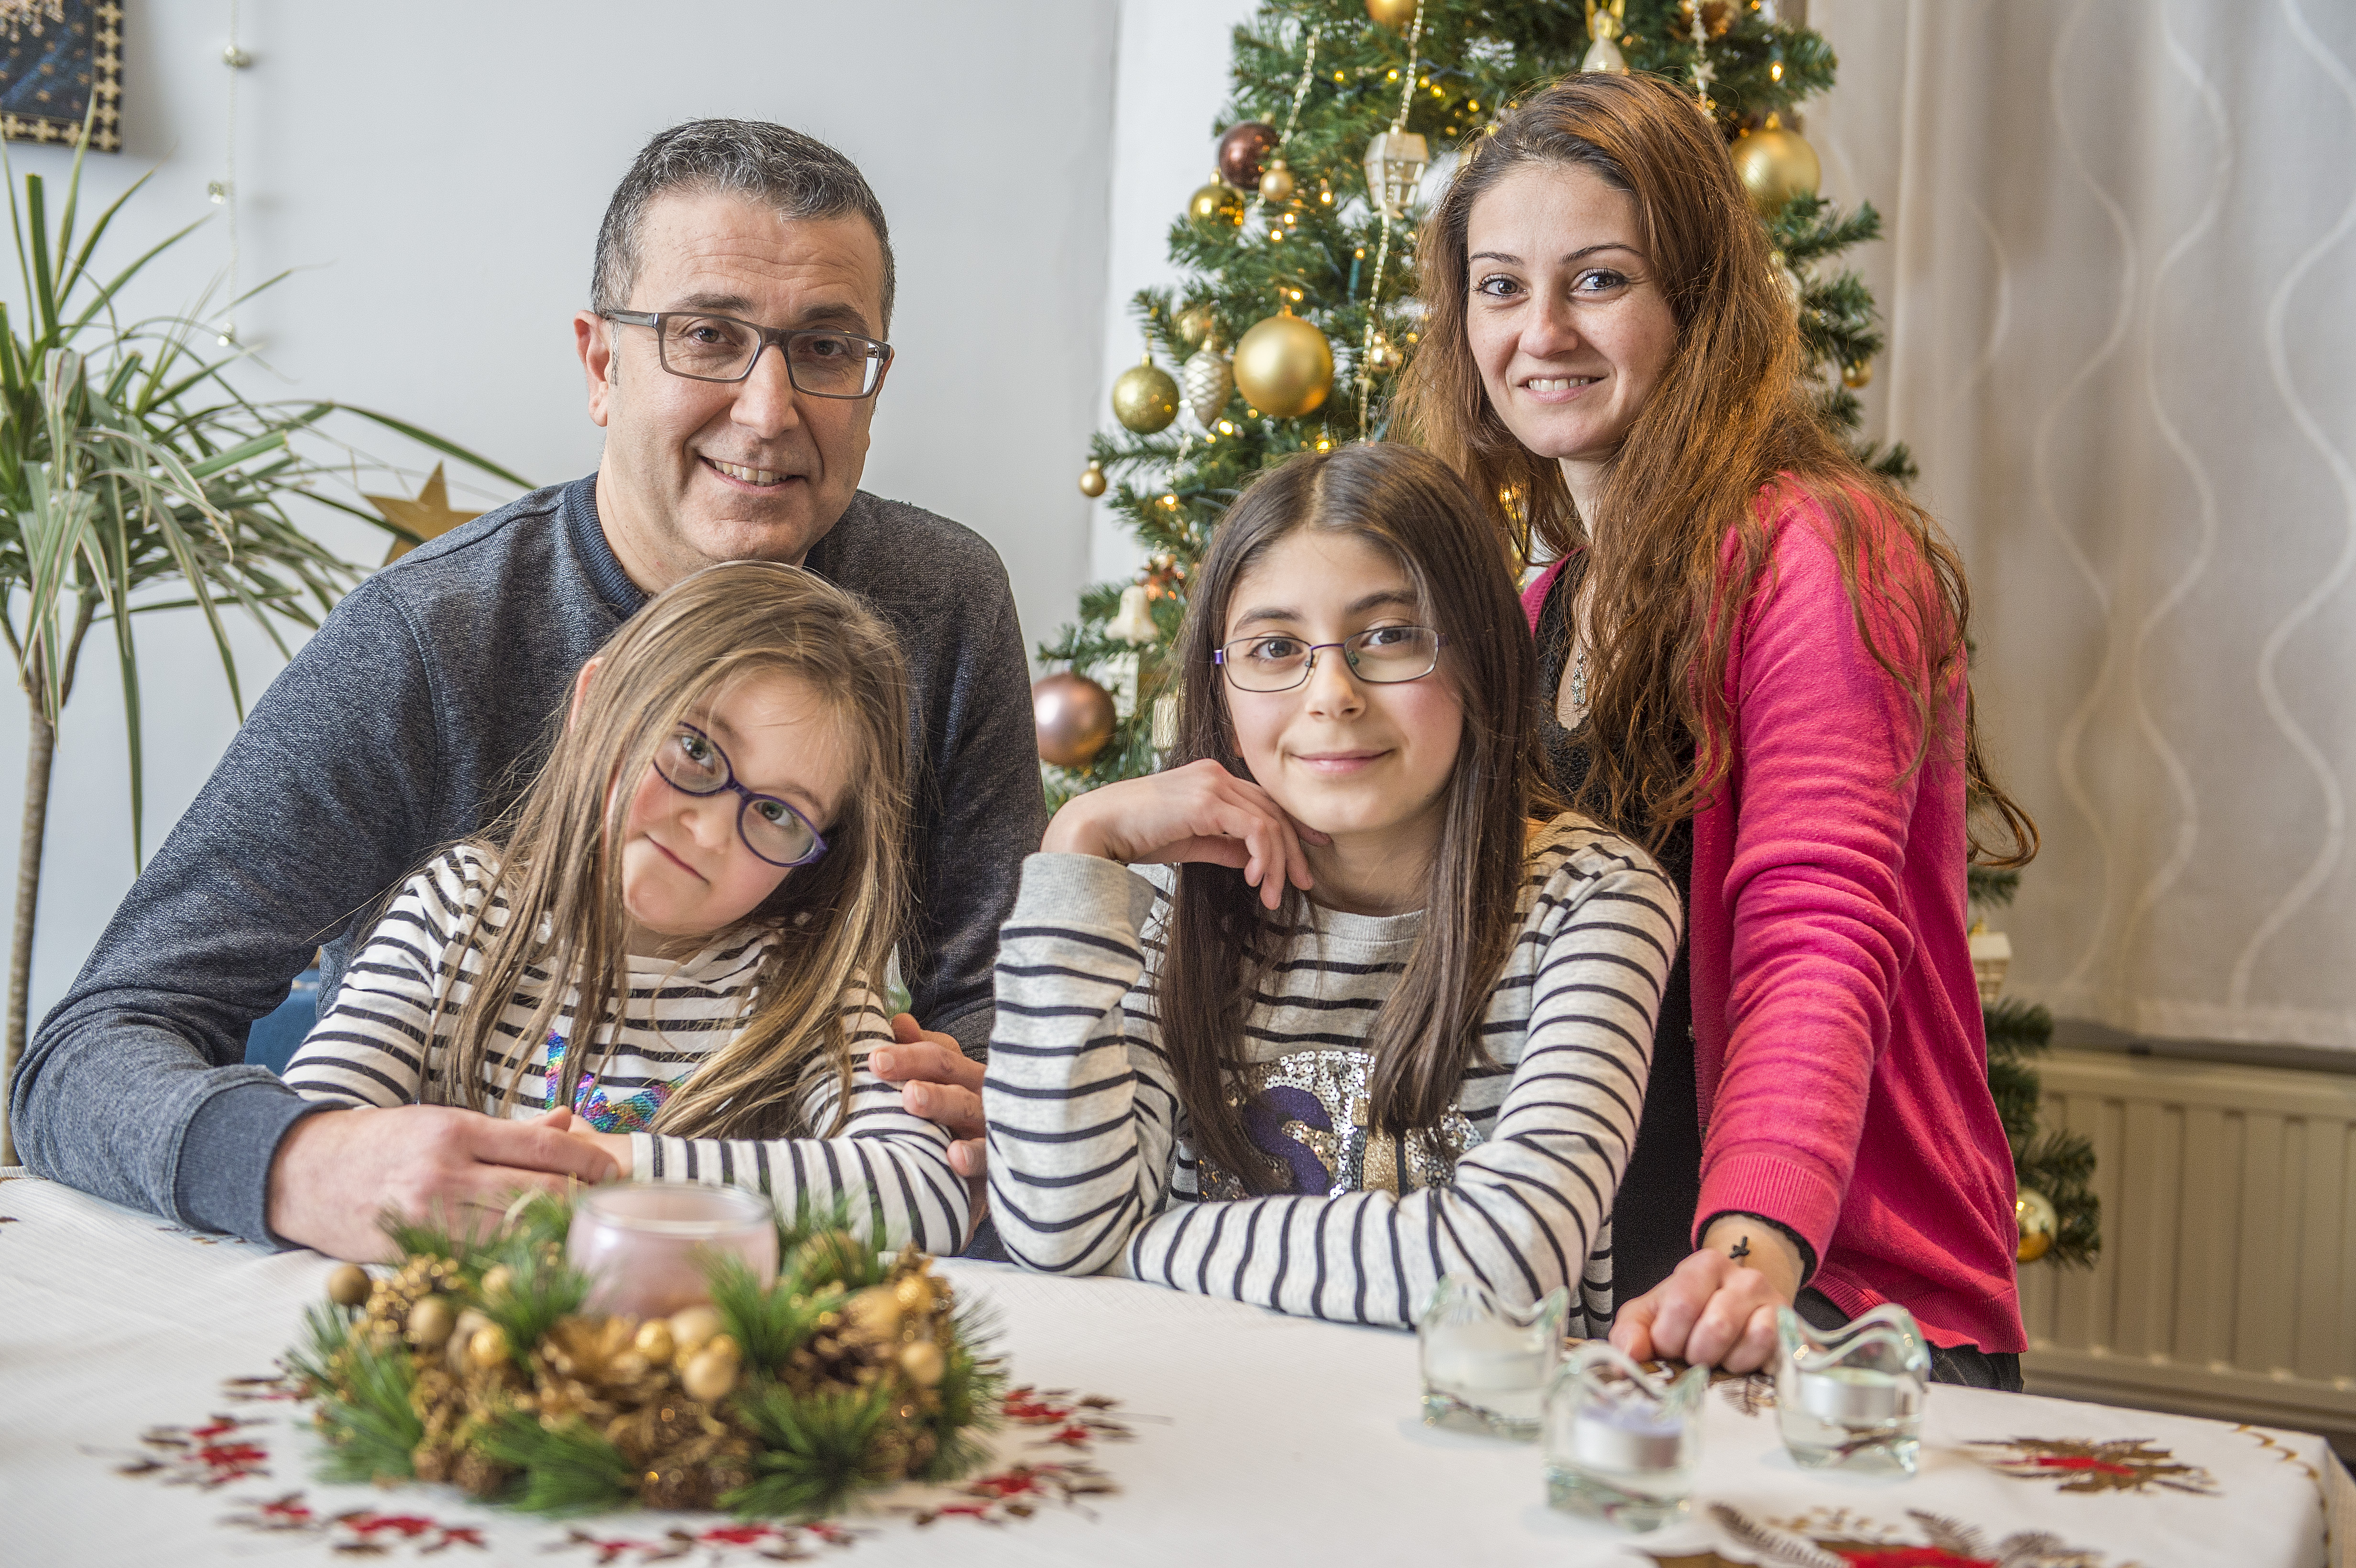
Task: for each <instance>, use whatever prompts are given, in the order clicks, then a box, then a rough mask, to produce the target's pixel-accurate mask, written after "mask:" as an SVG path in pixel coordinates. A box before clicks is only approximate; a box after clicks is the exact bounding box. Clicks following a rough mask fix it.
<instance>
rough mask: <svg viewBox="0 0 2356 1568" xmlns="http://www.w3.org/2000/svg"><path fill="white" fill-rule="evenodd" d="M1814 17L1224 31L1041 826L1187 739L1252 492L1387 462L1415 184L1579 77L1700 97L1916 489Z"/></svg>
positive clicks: (2030, 1077)
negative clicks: (1197, 164)
mask: <svg viewBox="0 0 2356 1568" xmlns="http://www.w3.org/2000/svg"><path fill="white" fill-rule="evenodd" d="M1805 11H1806V0H1584V4H1576V3H1571V0H1545V3H1533V0H1502V3H1495V4H1489V3H1483V0H1420V3H1419V0H1267V3H1266V4H1264V5H1261V6H1260V8H1259V10H1258V14H1257V15H1256V16H1254V17H1253V18H1252V19H1251V21H1249V22H1248V23H1247V24H1246V25H1244V26H1242V27H1237V29H1236V32H1235V39H1234V55H1233V60H1234V96H1233V99H1232V101H1231V104H1230V107H1229V110H1228V112H1226V115H1224V116H1223V117H1222V123H1220V124H1219V125H1218V126H1217V127H1215V130H1216V132H1217V135H1218V143H1217V153H1216V165H1217V166H1216V169H1215V173H1214V174H1213V175H1212V176H1211V178H1210V179H1209V180H1208V181H1207V182H1206V183H1205V185H1204V186H1203V187H1202V188H1200V189H1198V190H1196V191H1195V192H1194V194H1193V196H1192V197H1190V198H1189V199H1188V201H1187V203H1186V207H1185V210H1184V211H1183V214H1182V215H1181V216H1180V217H1179V218H1178V219H1177V220H1176V221H1175V222H1174V223H1173V225H1172V227H1171V229H1170V257H1171V259H1172V261H1173V262H1175V263H1176V264H1177V266H1178V268H1179V269H1180V270H1181V272H1183V274H1184V278H1183V282H1182V283H1180V284H1179V286H1177V287H1176V288H1174V289H1148V290H1144V291H1142V292H1141V293H1139V294H1138V295H1137V296H1136V299H1135V301H1134V313H1135V315H1136V319H1137V323H1138V326H1139V329H1140V333H1141V342H1140V345H1139V347H1140V350H1141V355H1140V362H1139V363H1138V364H1137V365H1136V366H1135V367H1133V368H1130V370H1129V371H1128V372H1127V373H1125V374H1124V375H1123V376H1122V377H1121V378H1120V379H1119V382H1117V383H1116V385H1115V388H1114V394H1113V409H1114V413H1115V416H1116V418H1117V421H1118V422H1119V427H1120V428H1119V430H1117V431H1114V432H1099V433H1098V435H1096V436H1095V437H1094V438H1093V440H1092V442H1091V443H1090V449H1089V461H1088V464H1087V469H1086V470H1085V472H1084V473H1083V474H1082V475H1081V476H1080V488H1081V489H1082V491H1083V492H1085V493H1086V494H1087V495H1089V496H1100V495H1105V494H1106V493H1107V492H1108V490H1109V493H1110V504H1111V505H1112V506H1113V507H1116V508H1117V509H1118V510H1119V512H1120V514H1121V515H1122V517H1123V518H1124V519H1125V520H1126V522H1127V524H1128V526H1129V528H1130V531H1131V533H1132V534H1133V535H1134V536H1135V538H1136V539H1137V540H1138V542H1139V543H1140V544H1141V545H1142V546H1143V547H1144V549H1145V552H1146V554H1147V557H1148V561H1147V565H1146V567H1145V569H1144V570H1143V571H1141V573H1140V574H1139V575H1138V577H1137V579H1136V580H1135V581H1117V582H1106V583H1099V584H1098V585H1097V586H1096V587H1094V588H1091V589H1089V590H1088V591H1087V592H1085V593H1084V594H1083V595H1082V596H1081V600H1080V615H1079V620H1078V621H1077V623H1076V624H1072V625H1067V626H1066V627H1065V628H1063V630H1062V631H1061V633H1060V634H1059V635H1057V636H1056V637H1055V639H1054V640H1053V641H1052V642H1049V643H1046V644H1044V645H1042V646H1041V648H1040V650H1039V653H1040V656H1041V658H1042V659H1043V660H1044V661H1047V662H1049V663H1052V664H1055V665H1060V666H1063V668H1062V669H1060V670H1058V671H1056V672H1055V673H1053V674H1050V675H1048V676H1046V677H1044V678H1043V679H1042V680H1041V681H1040V682H1039V684H1038V687H1037V688H1036V690H1035V694H1034V706H1035V708H1036V711H1037V718H1038V722H1039V741H1040V756H1041V760H1042V770H1041V771H1042V776H1043V782H1044V786H1045V789H1046V793H1047V796H1048V803H1049V805H1050V806H1051V807H1052V806H1055V805H1061V804H1062V803H1063V802H1064V801H1065V800H1066V799H1068V798H1069V797H1070V796H1071V795H1075V794H1076V793H1078V792H1080V791H1082V790H1087V789H1092V788H1095V787H1097V786H1098V785H1100V784H1108V783H1110V782H1112V781H1114V780H1117V779H1125V778H1133V777H1136V776H1138V775H1140V774H1141V773H1151V771H1153V769H1154V768H1155V767H1156V766H1158V765H1159V763H1160V761H1161V757H1162V753H1163V752H1166V751H1167V749H1168V748H1169V747H1170V745H1171V744H1172V743H1173V741H1174V740H1175V736H1176V722H1175V720H1176V715H1175V710H1174V707H1173V701H1174V699H1173V698H1172V697H1171V696H1170V695H1169V694H1170V693H1171V692H1173V691H1174V690H1175V689H1176V688H1177V686H1178V684H1179V683H1178V680H1177V678H1176V672H1175V671H1174V670H1173V669H1171V668H1169V667H1168V666H1167V662H1166V661H1167V659H1168V657H1169V655H1170V651H1171V647H1172V643H1173V636H1174V634H1175V633H1176V631H1177V629H1178V624H1179V622H1180V621H1181V619H1182V618H1183V615H1184V613H1185V603H1186V581H1187V577H1188V574H1189V573H1190V572H1191V571H1192V570H1193V568H1194V564H1195V562H1196V561H1197V560H1200V559H1201V556H1202V553H1203V550H1204V549H1205V546H1206V544H1207V543H1208V541H1209V539H1210V536H1211V532H1212V530H1213V529H1215V528H1217V526H1218V523H1219V519H1220V517H1221V516H1222V515H1223V514H1224V513H1225V511H1226V507H1227V505H1228V503H1229V502H1230V501H1232V500H1233V499H1234V498H1235V496H1236V495H1237V491H1238V490H1239V489H1240V488H1241V487H1242V486H1243V485H1244V484H1245V483H1246V482H1247V481H1248V480H1249V479H1250V478H1251V476H1252V475H1254V474H1255V473H1257V472H1258V470H1259V469H1260V468H1261V467H1263V466H1265V465H1267V464H1271V463H1276V462H1280V461H1281V460H1283V459H1284V458H1285V457H1287V456H1290V454H1292V453H1297V452H1301V451H1303V450H1309V449H1314V450H1318V451H1324V450H1327V449H1329V448H1331V447H1332V446H1333V445H1335V444H1337V443H1343V442H1349V441H1359V440H1376V439H1380V438H1381V437H1382V435H1383V434H1384V432H1385V430H1386V427H1387V418H1388V406H1389V395H1390V392H1391V390H1392V389H1393V388H1394V386H1395V385H1396V383H1397V380H1398V373H1399V371H1400V370H1401V369H1402V368H1404V367H1405V366H1406V364H1407V363H1408V361H1409V360H1410V359H1412V358H1413V357H1414V354H1415V349H1416V337H1417V333H1416V325H1417V321H1418V313H1417V312H1416V310H1415V309H1414V307H1413V302H1414V299H1415V293H1416V270H1415V255H1414V248H1415V239H1416V226H1417V223H1418V221H1419V219H1420V217H1421V213H1422V207H1421V204H1420V202H1419V199H1418V197H1417V187H1418V186H1419V182H1420V181H1421V179H1422V177H1423V176H1424V175H1425V174H1426V172H1427V171H1428V170H1430V169H1431V168H1432V167H1433V166H1434V165H1440V172H1441V173H1442V174H1444V173H1445V169H1446V165H1447V164H1448V162H1449V161H1450V160H1451V159H1452V157H1453V156H1454V155H1455V154H1456V152H1457V150H1458V149H1459V148H1460V147H1461V146H1462V144H1464V143H1465V142H1466V141H1467V139H1469V138H1471V137H1474V136H1478V135H1480V134H1482V133H1484V132H1485V130H1486V129H1487V127H1488V126H1489V125H1490V124H1491V123H1494V120H1495V119H1496V118H1497V116H1498V115H1499V114H1500V113H1502V112H1504V111H1505V110H1506V109H1508V108H1510V107H1511V106H1512V104H1513V103H1514V102H1515V100H1516V99H1517V98H1518V97H1520V96H1522V95H1525V94H1526V93H1527V92H1529V91H1532V90H1533V89H1535V88H1537V87H1538V86H1541V85H1543V84H1544V83H1546V82H1547V81H1549V80H1554V79H1555V78H1557V77H1558V76H1561V75H1563V74H1565V73H1567V72H1569V71H1573V70H1579V69H1611V70H1618V69H1624V70H1632V71H1641V72H1650V73H1654V74H1656V75H1659V76H1662V77H1665V78H1666V79H1668V80H1672V81H1675V82H1676V83H1677V84H1679V85H1680V86H1681V87H1683V88H1684V89H1685V90H1686V91H1689V92H1690V93H1691V94H1692V95H1693V98H1694V101H1695V104H1696V107H1697V111H1698V112H1703V113H1707V114H1708V115H1709V116H1710V117H1711V119H1712V120H1713V121H1714V122H1715V123H1717V125H1718V126H1719V130H1720V132H1721V133H1723V134H1724V135H1725V137H1726V138H1727V141H1728V144H1729V146H1730V151H1731V153H1732V155H1733V157H1734V160H1735V165H1736V168H1737V169H1738V171H1739V172H1740V174H1741V176H1742V178H1743V182H1744V184H1745V186H1746V187H1748V188H1749V189H1750V190H1751V195H1752V197H1753V198H1754V201H1755V202H1756V204H1757V206H1758V208H1759V211H1760V214H1761V218H1762V221H1764V222H1765V223H1766V225H1767V227H1768V229H1769V232H1770V234H1771V236H1772V242H1773V245H1774V248H1775V251H1776V254H1777V257H1778V261H1779V264H1780V265H1781V266H1782V267H1783V268H1784V269H1785V272H1786V282H1787V286H1788V288H1789V290H1790V292H1791V293H1792V296H1793V299H1794V305H1795V309H1796V310H1797V312H1798V315H1799V322H1800V329H1801V335H1802V338H1803V341H1804V347H1805V351H1806V354H1807V357H1808V362H1809V366H1810V374H1811V375H1813V376H1814V378H1815V380H1816V382H1817V384H1818V391H1817V396H1816V406H1817V411H1818V413H1819V415H1820V416H1821V417H1822V418H1823V419H1824V420H1825V421H1826V422H1827V423H1828V424H1829V425H1830V426H1831V427H1832V428H1833V429H1835V430H1836V431H1837V432H1840V433H1841V434H1842V435H1844V436H1845V437H1847V438H1848V439H1849V440H1850V441H1851V443H1852V445H1853V448H1854V449H1855V450H1856V451H1857V453H1858V457H1859V458H1860V459H1861V460H1862V461H1864V462H1865V463H1866V464H1868V465H1869V466H1871V467H1873V468H1875V469H1877V470H1878V471H1879V472H1881V473H1883V474H1886V475H1890V477H1891V478H1893V479H1895V480H1897V481H1898V482H1900V483H1901V484H1903V483H1905V482H1907V481H1909V480H1911V479H1912V476H1913V466H1912V462H1911V460H1910V459H1909V457H1908V455H1907V452H1906V449H1905V447H1904V446H1903V445H1892V446H1890V447H1889V448H1886V449H1882V448H1876V447H1871V446H1867V445H1864V444H1862V443H1858V427H1859V424H1860V422H1861V411H1860V409H1859V405H1858V399H1857V391H1858V389H1861V388H1862V387H1864V386H1865V385H1866V384H1867V382H1868V381H1869V379H1871V376H1872V365H1873V360H1874V357H1875V356H1876V355H1878V354H1879V352H1880V350H1881V346H1882V344H1881V336H1880V333H1879V325H1878V320H1879V318H1878V316H1877V314H1876V312H1875V308H1874V303H1873V297H1872V295H1871V293H1869V291H1868V290H1867V288H1866V286H1865V284H1864V283H1863V281H1862V280H1861V279H1859V278H1858V275H1857V274H1856V273H1855V272H1850V271H1847V270H1845V269H1843V268H1841V267H1840V266H1839V264H1838V261H1837V258H1838V257H1839V255H1840V254H1841V253H1842V252H1843V251H1847V250H1848V249H1849V248H1850V247H1852V246H1855V245H1858V244H1861V243H1863V242H1866V241H1868V240H1874V239H1877V238H1879V234H1880V219H1879V216H1878V215H1877V214H1876V213H1875V212H1874V210H1873V208H1871V207H1870V206H1869V205H1860V206H1859V207H1858V208H1857V209H1856V210H1854V211H1850V212H1844V211H1841V210H1840V209H1838V208H1837V207H1836V206H1835V205H1834V204H1833V203H1831V202H1828V201H1826V200H1825V199H1824V198H1822V197H1819V196H1818V195H1817V193H1816V187H1817V183H1818V165H1817V161H1816V156H1815V153H1814V151H1812V150H1811V149H1810V148H1809V147H1808V145H1807V143H1806V142H1805V141H1804V139H1803V137H1802V136H1801V134H1800V120H1799V116H1798V113H1797V106H1798V105H1799V104H1800V103H1801V102H1802V101H1804V100H1805V99H1807V98H1808V97H1810V96H1812V95H1814V94H1815V93H1818V92H1822V91H1825V90H1826V88H1829V87H1830V86H1831V85H1832V83H1833V75H1834V71H1835V69H1836V66H1837V61H1836V59H1835V58H1834V55H1833V51H1832V48H1830V46H1829V45H1828V44H1826V41H1825V39H1824V37H1822V36H1821V35H1819V34H1817V33H1815V32H1812V31H1810V30H1809V28H1808V27H1807V25H1806V15H1805ZM2010 875H2012V874H2011V873H1992V874H1990V876H1989V877H1988V878H1986V879H1984V878H1982V877H1981V876H1980V874H1978V873H1976V874H1975V881H1974V888H1973V891H1974V896H1975V901H1976V902H1987V901H2000V900H2001V899H2002V898H2003V897H2005V896H2008V890H2009V886H2010V883H2009V881H2008V880H2007V878H2008V877H2009V876H2010ZM2050 1032H2051V1022H2050V1020H2049V1019H2045V1017H2044V1015H2043V1013H2042V1010H2041V1009H2035V1008H2021V1007H2019V1005H2018V1004H2008V1003H2001V1002H1999V1003H1996V1004H1993V1005H1992V1007H1991V1009H1990V1012H1989V1036H1990V1067H1989V1076H1990V1082H1991V1085H1992V1087H1993V1088H1994V1089H1995V1092H1996V1095H1997V1105H1998V1108H1999V1110H2000V1112H2001V1113H2002V1115H2003V1117H2004V1122H2005V1126H2006V1130H2007V1132H2008V1134H2009V1135H2010V1136H2011V1138H2012V1142H2013V1147H2014V1152H2015V1164H2016V1168H2017V1169H2018V1171H2019V1174H2020V1177H2021V1181H2022V1185H2023V1186H2024V1188H2029V1189H2034V1190H2036V1191H2038V1192H2041V1193H2043V1194H2044V1195H2045V1196H2046V1197H2048V1198H2050V1199H2051V1200H2052V1203H2053V1205H2054V1207H2055V1208H2056V1209H2057V1210H2058V1211H2060V1212H2059V1218H2058V1221H2056V1223H2055V1224H2054V1226H2053V1227H2052V1241H2051V1253H2050V1254H2049V1255H2051V1256H2054V1257H2056V1258H2062V1259H2067V1260H2068V1261H2072V1262H2083V1261H2086V1260H2088V1259H2090V1258H2091V1256H2092V1253H2093V1248H2094V1228H2095V1211H2094V1202H2093V1197H2092V1194H2091V1193H2090V1192H2088V1191H2087V1190H2086V1187H2085V1179H2086V1178H2087V1176H2088V1175H2090V1174H2091V1171H2092V1168H2093V1157H2092V1151H2091V1149H2090V1148H2089V1147H2086V1145H2085V1143H2084V1140H2083V1138H2079V1139H2076V1140H2074V1141H2073V1140H2072V1139H2070V1138H2068V1137H2067V1136H2061V1135H2046V1136H2042V1137H2040V1136H2038V1135H2037V1132H2036V1125H2035V1124H2036V1113H2037V1080H2036V1074H2035V1073H2034V1072H2033V1071H2031V1070H2030V1069H2029V1067H2028V1066H2027V1065H2026V1064H2025V1062H2024V1061H2023V1058H2024V1057H2025V1056H2027V1055H2028V1054H2029V1053H2030V1052H2031V1051H2035V1050H2038V1049H2041V1047H2042V1045H2043V1042H2044V1039H2045V1037H2046V1035H2048V1034H2050ZM1999 1039H2000V1040H2001V1043H1999ZM2033 1207H2034V1206H2033V1205H2032V1208H2033Z"/></svg>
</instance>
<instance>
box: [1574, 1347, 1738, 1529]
mask: <svg viewBox="0 0 2356 1568" xmlns="http://www.w3.org/2000/svg"><path fill="white" fill-rule="evenodd" d="M1708 1387H1709V1371H1708V1368H1705V1367H1688V1368H1687V1369H1686V1370H1685V1371H1684V1372H1683V1373H1681V1374H1679V1375H1678V1376H1677V1377H1676V1378H1674V1379H1673V1378H1670V1377H1668V1376H1667V1375H1666V1374H1665V1373H1664V1374H1662V1375H1659V1376H1655V1375H1654V1374H1652V1373H1649V1372H1646V1371H1644V1369H1643V1368H1641V1367H1639V1366H1638V1365H1637V1364H1636V1363H1635V1362H1633V1361H1632V1360H1629V1359H1628V1358H1627V1357H1626V1356H1625V1355H1623V1354H1622V1353H1621V1352H1620V1351H1618V1350H1615V1349H1612V1347H1611V1346H1610V1345H1608V1344H1605V1343H1603V1342H1601V1341H1600V1340H1598V1341H1594V1342H1590V1343H1589V1344H1585V1345H1581V1346H1580V1348H1579V1349H1577V1350H1576V1351H1575V1352H1573V1353H1572V1355H1571V1358H1570V1360H1569V1362H1568V1363H1566V1364H1565V1365H1564V1367H1563V1368H1562V1370H1561V1371H1559V1372H1558V1373H1557V1374H1556V1375H1555V1379H1554V1383H1553V1386H1552V1387H1550V1388H1549V1389H1548V1390H1547V1401H1546V1473H1547V1502H1548V1503H1550V1504H1551V1505H1553V1506H1554V1507H1556V1508H1558V1509H1563V1510H1565V1511H1566V1512H1570V1513H1583V1514H1589V1515H1592V1516H1595V1517H1598V1518H1602V1519H1608V1520H1612V1522H1613V1523H1614V1524H1618V1525H1621V1526H1622V1527H1624V1528H1626V1529H1630V1530H1652V1529H1655V1528H1657V1527H1658V1526H1660V1525H1663V1524H1665V1523H1667V1522H1668V1521H1669V1520H1672V1519H1675V1518H1676V1517H1677V1516H1678V1515H1680V1514H1682V1513H1683V1512H1684V1511H1685V1509H1686V1505H1687V1499H1689V1498H1690V1497H1691V1496H1692V1494H1693V1481H1694V1472H1695V1470H1696V1469H1697V1467H1699V1465H1700V1462H1701V1401H1702V1395H1703V1394H1704V1392H1706V1391H1707V1390H1708Z"/></svg>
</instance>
